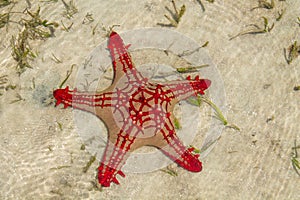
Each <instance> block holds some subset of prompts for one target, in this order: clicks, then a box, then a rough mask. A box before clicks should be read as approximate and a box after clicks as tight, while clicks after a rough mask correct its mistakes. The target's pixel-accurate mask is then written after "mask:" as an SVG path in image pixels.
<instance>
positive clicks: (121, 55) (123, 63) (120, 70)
mask: <svg viewBox="0 0 300 200" xmlns="http://www.w3.org/2000/svg"><path fill="white" fill-rule="evenodd" d="M129 46H130V45H125V44H124V42H123V40H122V38H121V37H120V36H119V34H117V33H116V32H112V33H111V34H110V36H109V41H108V46H107V47H108V49H109V51H110V55H111V59H112V65H113V69H114V82H113V85H114V84H116V83H115V82H116V81H119V79H120V78H122V77H123V76H125V75H126V76H125V77H126V78H127V80H128V81H130V82H132V81H133V82H136V81H137V82H142V80H144V79H145V78H144V77H143V76H142V75H141V73H140V72H138V71H137V70H136V68H135V65H134V63H133V62H132V59H131V55H130V53H129V52H128V48H129Z"/></svg>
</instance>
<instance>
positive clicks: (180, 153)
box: [155, 120, 202, 172]
mask: <svg viewBox="0 0 300 200" xmlns="http://www.w3.org/2000/svg"><path fill="white" fill-rule="evenodd" d="M156 144H159V145H155V146H157V147H158V148H159V149H160V150H161V151H162V152H163V153H164V154H166V155H167V156H168V157H169V158H171V159H172V160H173V161H174V162H176V163H177V164H178V165H179V166H181V167H183V168H184V169H186V170H188V171H191V172H200V171H201V170H202V163H201V162H200V161H199V159H198V158H199V154H193V153H192V152H193V149H192V148H186V147H185V146H184V144H183V143H182V142H181V141H180V139H179V138H178V136H177V135H176V132H175V130H174V127H173V126H172V125H171V120H169V123H166V124H165V127H164V128H163V129H161V131H160V141H158V142H157V141H156Z"/></svg>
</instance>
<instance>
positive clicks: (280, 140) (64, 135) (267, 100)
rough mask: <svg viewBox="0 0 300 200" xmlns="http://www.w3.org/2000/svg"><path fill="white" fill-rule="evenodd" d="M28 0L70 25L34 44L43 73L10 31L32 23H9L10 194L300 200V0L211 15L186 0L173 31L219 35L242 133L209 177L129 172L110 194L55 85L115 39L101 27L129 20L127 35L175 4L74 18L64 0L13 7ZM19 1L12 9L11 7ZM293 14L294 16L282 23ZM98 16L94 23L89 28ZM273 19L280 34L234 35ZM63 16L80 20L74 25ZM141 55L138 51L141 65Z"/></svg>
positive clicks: (223, 147) (89, 5) (232, 116)
mask: <svg viewBox="0 0 300 200" xmlns="http://www.w3.org/2000/svg"><path fill="white" fill-rule="evenodd" d="M28 2H31V5H30V6H31V8H30V10H36V9H37V8H38V7H39V6H40V8H41V16H42V18H45V19H48V20H49V21H55V22H57V23H59V24H60V26H59V27H58V28H56V30H55V37H51V38H49V39H47V40H45V41H33V42H32V48H33V49H34V50H35V52H37V54H38V56H37V58H35V59H34V60H33V61H31V62H30V64H31V66H32V69H27V70H26V71H25V72H23V73H22V74H21V75H20V76H19V75H18V74H17V73H16V68H15V66H16V62H15V61H14V60H13V58H12V56H11V47H10V39H11V37H12V35H16V34H17V33H18V32H19V31H20V29H21V27H20V26H19V25H17V24H15V23H13V22H11V23H10V24H9V25H8V27H4V28H2V29H0V31H1V34H0V41H1V46H0V66H1V67H0V76H5V79H6V81H4V82H5V84H4V85H3V84H2V85H1V86H4V88H3V87H1V91H0V92H1V94H2V95H1V96H0V100H1V104H0V119H1V123H0V160H1V163H0V168H1V171H0V199H300V191H299V185H300V177H299V176H298V175H297V174H296V172H295V170H294V169H293V167H292V162H291V157H292V153H293V150H292V147H293V146H294V141H295V140H296V141H297V143H299V144H300V126H299V119H300V111H299V107H300V93H299V91H294V90H293V88H294V86H296V85H300V80H299V77H300V68H299V66H300V65H299V64H300V59H295V60H294V61H293V62H292V63H291V64H290V65H288V64H287V62H286V60H285V58H284V54H283V49H284V48H287V47H289V46H290V45H291V44H292V43H293V42H294V41H296V40H298V41H300V35H299V32H300V27H299V25H298V24H297V17H299V16H300V1H297V0H286V1H278V0H275V7H274V8H273V9H270V10H268V9H255V10H253V11H250V10H251V8H253V7H256V6H257V1H256V0H252V1H242V0H237V1H230V0H216V1H215V2H214V3H208V2H206V1H204V0H203V1H202V2H203V4H204V6H205V9H206V10H205V12H203V10H202V9H201V7H200V5H199V4H198V2H197V1H196V0H189V1H176V3H177V5H178V7H180V5H182V4H185V6H186V13H185V14H184V16H183V17H182V19H181V21H180V23H179V26H178V27H177V28H173V27H169V28H167V29H170V30H175V31H177V32H179V33H181V34H183V35H185V36H187V37H189V38H192V39H193V40H195V41H196V42H197V43H199V45H201V44H204V43H205V42H206V41H209V44H208V46H207V47H205V48H206V50H207V52H208V54H209V56H210V59H211V60H212V61H213V63H214V65H215V66H216V67H217V68H218V70H219V73H220V74H221V77H222V79H223V80H221V81H223V84H224V90H225V92H226V109H227V112H226V116H227V118H228V120H229V122H232V123H234V124H236V125H237V126H239V128H240V129H241V131H240V132H238V131H236V130H234V129H231V128H226V129H224V131H223V133H222V137H221V138H220V139H219V140H218V143H217V145H216V146H215V147H214V149H213V150H212V151H211V152H210V153H209V155H208V156H206V157H205V158H204V159H202V162H203V170H202V172H201V173H190V172H188V171H186V170H184V169H182V168H179V167H177V166H176V165H174V164H172V165H171V166H172V169H173V170H175V171H176V172H177V173H178V176H175V177H173V176H170V175H169V174H167V173H165V172H162V171H160V170H157V171H153V172H150V173H141V174H135V173H127V174H126V178H118V179H119V181H120V185H115V184H112V186H111V187H110V188H103V190H102V191H99V189H97V188H96V187H95V185H94V182H96V169H97V166H98V162H94V163H93V164H92V165H91V167H90V169H89V170H88V171H87V173H83V171H82V168H83V167H84V166H85V165H86V163H87V162H88V161H89V159H90V156H91V154H90V153H89V152H87V151H84V150H81V146H82V141H81V138H80V137H79V135H78V134H77V132H76V129H75V128H74V126H75V125H74V120H73V114H72V109H66V110H65V109H61V107H59V108H54V103H52V104H50V105H48V104H47V102H49V101H50V103H51V94H52V91H53V89H55V88H57V87H58V85H59V84H60V83H61V82H62V81H63V79H64V78H65V76H66V73H67V71H68V70H70V68H71V66H72V65H73V64H75V68H74V70H73V73H72V74H71V77H70V79H68V81H67V83H66V85H70V87H72V84H73V82H74V81H75V79H76V69H78V67H80V66H81V65H82V64H83V63H84V61H85V60H86V59H87V57H88V56H89V55H90V52H92V51H93V49H94V48H96V47H97V45H98V44H100V43H101V42H103V41H105V39H106V38H105V31H103V30H102V29H101V26H102V25H101V24H104V25H105V26H106V27H108V26H112V25H114V24H118V25H120V26H119V27H115V28H114V30H116V31H118V32H119V33H122V32H125V31H128V30H133V29H141V28H145V27H160V26H159V25H157V23H167V22H168V21H167V19H165V18H164V16H163V15H164V14H166V13H168V12H167V11H166V9H165V6H168V7H170V8H172V6H171V3H170V2H169V1H160V0H152V1H150V0H141V1H133V0H126V1H123V0H118V1H117V0H114V1H108V0H106V1H104V0H101V1H76V2H74V3H75V5H76V7H77V9H78V13H76V14H74V16H73V17H72V18H70V19H67V18H66V17H64V16H62V13H63V12H64V10H65V6H64V4H63V3H62V1H58V2H55V1H53V2H51V1H50V2H42V1H19V2H17V3H16V4H15V6H14V7H13V9H12V11H15V12H16V11H24V10H25V8H26V7H28V6H29V4H28ZM67 3H68V1H67ZM9 8H11V6H7V7H2V8H0V12H1V14H2V13H4V12H7V11H8V10H9ZM282 10H284V14H283V16H282V18H281V19H280V20H279V21H276V17H278V12H282ZM87 13H89V14H92V17H93V19H94V21H92V22H91V23H88V24H83V23H82V22H83V20H84V18H85V16H86V15H87ZM262 16H264V17H266V18H268V19H269V23H270V24H272V23H273V22H274V28H273V29H272V31H271V32H269V33H265V34H254V35H243V36H240V37H237V38H235V39H233V40H229V39H230V37H232V36H234V35H236V34H237V33H239V32H242V31H244V30H247V29H248V28H249V27H248V26H247V25H248V24H259V25H261V26H263V20H262V18H261V17H262ZM17 18H18V17H17V14H14V15H13V16H12V20H17ZM62 23H64V24H65V26H70V25H71V24H72V23H73V25H72V26H71V28H70V30H69V31H68V32H67V31H65V30H64V29H63V28H62ZM97 24H98V26H97ZM93 32H94V33H95V34H93ZM53 55H55V57H57V58H58V59H59V60H60V61H61V63H58V62H57V60H55V59H54V58H53ZM151 56H152V55H151V53H150V54H149V55H148V57H150V58H151ZM138 58H139V57H138V56H137V57H135V58H134V59H135V60H136V62H137V63H138V62H139V61H138ZM9 85H15V86H16V88H15V89H10V88H9V87H7V86H9ZM5 87H7V88H6V89H5ZM20 97H21V99H22V100H21V101H17V102H16V101H15V100H17V99H20ZM195 131H197V130H195ZM199 134H200V133H199ZM198 137H200V136H198ZM196 140H197V136H196ZM299 151H300V150H299Z"/></svg>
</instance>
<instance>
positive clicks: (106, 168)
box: [98, 130, 135, 187]
mask: <svg viewBox="0 0 300 200" xmlns="http://www.w3.org/2000/svg"><path fill="white" fill-rule="evenodd" d="M134 140H135V138H134V137H132V136H130V135H129V134H126V133H125V132H124V131H122V130H120V131H119V133H118V134H114V135H110V137H109V140H108V144H107V146H106V149H105V152H104V154H103V157H102V160H101V163H100V166H99V168H98V181H99V183H100V184H101V185H102V186H103V187H109V186H110V183H111V182H114V183H116V184H119V181H118V180H117V178H116V175H118V174H119V175H121V176H123V177H125V174H124V173H123V172H122V171H121V168H122V167H123V165H124V164H125V162H126V160H127V158H128V157H129V152H130V151H131V145H132V144H133V142H134Z"/></svg>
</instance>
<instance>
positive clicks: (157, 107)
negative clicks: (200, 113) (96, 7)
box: [53, 32, 210, 187]
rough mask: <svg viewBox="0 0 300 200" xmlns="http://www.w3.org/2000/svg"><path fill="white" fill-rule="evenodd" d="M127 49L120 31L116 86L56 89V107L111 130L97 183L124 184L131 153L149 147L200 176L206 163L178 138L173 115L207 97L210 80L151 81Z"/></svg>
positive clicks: (113, 46)
mask: <svg viewBox="0 0 300 200" xmlns="http://www.w3.org/2000/svg"><path fill="white" fill-rule="evenodd" d="M128 47H129V45H127V46H125V45H124V43H123V40H122V39H121V37H120V36H119V35H118V34H117V33H116V32H112V33H111V34H110V38H109V42H108V49H109V50H110V55H111V58H112V64H113V69H114V78H113V82H112V84H111V86H109V87H108V88H107V89H106V90H104V91H102V92H100V93H91V92H79V91H77V90H76V89H74V90H73V91H71V90H69V87H66V88H65V89H57V90H55V91H54V92H53V96H54V97H55V98H56V100H57V102H56V106H57V105H59V104H60V103H63V104H64V107H65V108H67V107H68V106H72V107H73V108H75V109H80V110H83V111H87V112H90V113H93V114H94V115H96V116H97V117H98V118H100V119H102V120H103V121H104V122H105V124H106V126H107V128H108V143H107V146H106V149H105V152H104V155H103V157H102V161H101V164H100V166H99V168H98V180H99V183H100V184H101V185H102V186H104V187H109V186H110V183H111V182H114V183H116V184H119V181H118V180H117V178H116V175H117V174H119V175H121V176H123V177H124V176H125V175H124V173H123V172H122V171H121V168H122V166H123V165H124V164H125V162H126V159H127V158H128V156H129V153H130V152H132V151H134V150H135V149H137V148H139V147H141V146H144V145H150V146H155V147H157V148H159V149H160V150H161V151H162V152H163V153H164V154H166V155H167V156H169V157H170V158H171V159H172V160H174V161H175V162H176V163H177V164H179V165H180V166H181V167H183V168H185V169H187V170H189V171H192V172H199V171H201V169H202V164H201V162H200V161H199V160H198V157H199V154H194V153H193V150H194V149H193V148H186V147H185V146H184V145H183V143H182V142H181V141H180V140H179V138H178V137H177V135H176V132H175V129H174V125H173V119H174V116H173V114H172V111H173V109H174V106H175V104H176V103H178V102H179V101H181V100H183V99H186V98H188V97H190V96H196V95H197V94H198V93H200V94H204V90H206V89H207V88H208V87H209V86H210V80H207V79H199V76H196V77H195V79H193V80H192V79H191V78H190V77H188V78H187V80H181V81H172V82H167V83H157V82H150V81H149V80H148V79H147V78H145V77H143V76H142V75H141V73H140V72H139V71H137V70H136V68H135V66H134V64H133V62H132V60H131V56H130V54H129V53H128V51H127V49H128Z"/></svg>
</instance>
